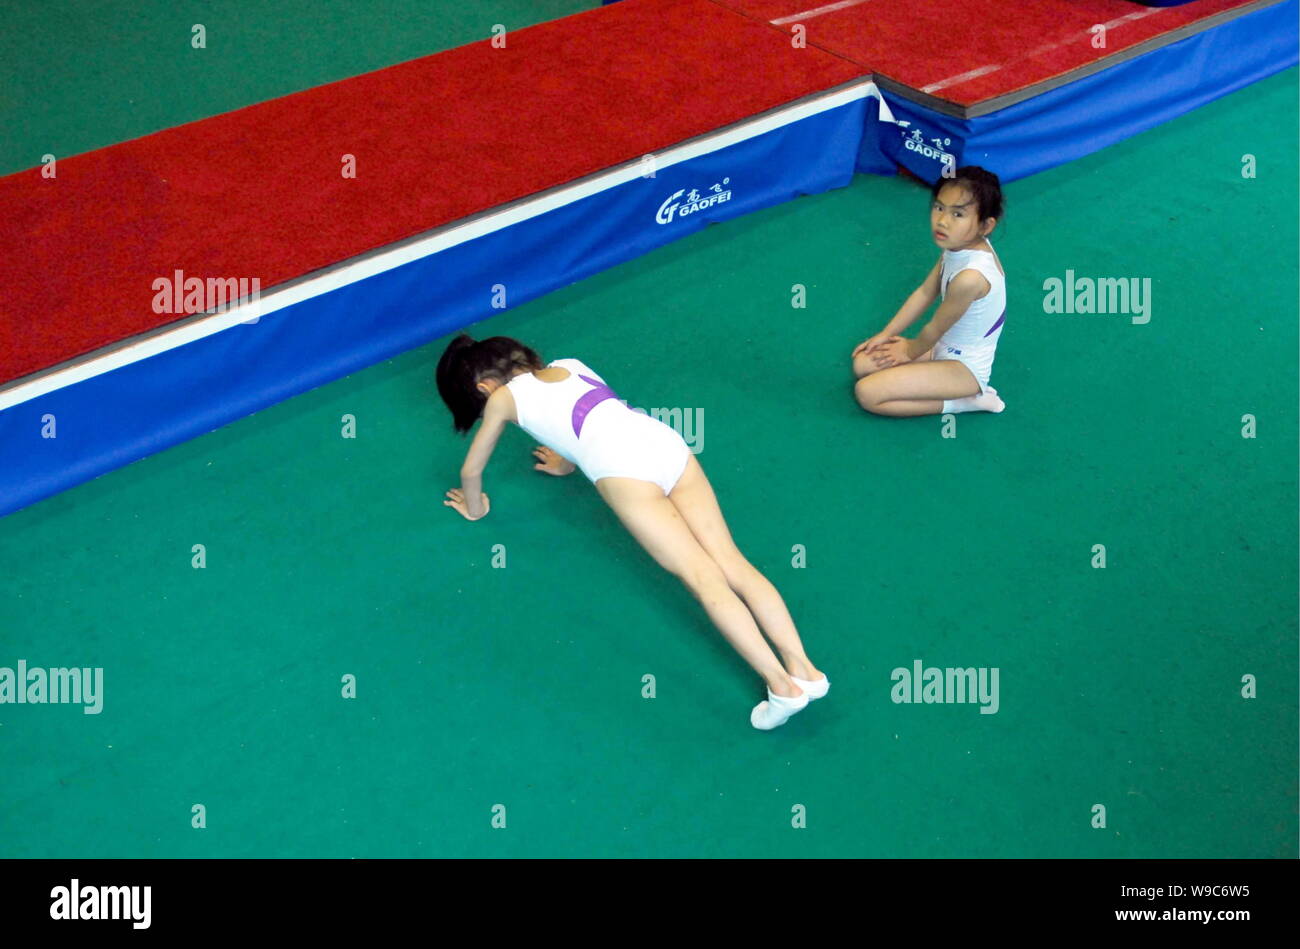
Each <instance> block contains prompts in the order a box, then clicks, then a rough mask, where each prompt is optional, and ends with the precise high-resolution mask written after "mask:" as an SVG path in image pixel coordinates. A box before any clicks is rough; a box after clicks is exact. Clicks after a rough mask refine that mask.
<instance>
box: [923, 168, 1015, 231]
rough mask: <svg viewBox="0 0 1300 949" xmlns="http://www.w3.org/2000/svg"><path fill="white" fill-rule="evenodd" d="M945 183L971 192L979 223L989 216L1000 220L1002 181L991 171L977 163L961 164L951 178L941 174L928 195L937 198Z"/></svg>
mask: <svg viewBox="0 0 1300 949" xmlns="http://www.w3.org/2000/svg"><path fill="white" fill-rule="evenodd" d="M945 185H960V186H961V187H963V188H965V189H966V190H967V191H969V192H970V193H971V195H972V196H973V197H974V198H975V208H976V210H977V211H978V213H979V223H980V224H981V225H983V223H984V222H985V221H986V220H987V219H989V218H991V217H992V218H997V219H998V220H999V221H1000V220H1002V182H1001V181H999V180H998V176H997V175H995V174H993V172H991V171H986V170H985V169H983V168H981V167H980V166H979V165H963V166H962V167H961V168H958V169H957V170H956V171H955V172H954V173H953V176H952V177H951V178H944V177H942V176H941V177H940V178H939V180H938V181H936V182H935V183H934V186H933V187H932V188H931V189H930V197H931V198H932V199H934V200H938V198H939V192H940V191H942V190H943V189H944V186H945Z"/></svg>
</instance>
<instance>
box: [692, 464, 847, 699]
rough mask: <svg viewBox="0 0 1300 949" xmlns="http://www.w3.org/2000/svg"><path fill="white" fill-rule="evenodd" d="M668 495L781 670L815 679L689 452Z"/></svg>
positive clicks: (769, 588)
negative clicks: (747, 612) (763, 635)
mask: <svg viewBox="0 0 1300 949" xmlns="http://www.w3.org/2000/svg"><path fill="white" fill-rule="evenodd" d="M668 499H669V500H670V501H671V502H672V503H673V504H674V505H675V506H676V508H677V510H678V512H679V513H680V514H681V515H682V518H683V519H684V520H685V521H686V524H687V526H688V527H689V528H690V529H691V533H692V534H694V535H695V539H696V540H698V541H699V544H700V546H701V547H703V548H704V550H705V552H706V553H707V554H708V555H709V557H711V558H712V559H713V562H714V563H716V564H717V565H718V567H719V568H720V569H721V570H722V574H723V576H724V577H725V578H726V580H727V585H728V586H730V587H731V589H732V590H734V591H735V592H736V593H737V594H739V596H740V597H741V598H742V599H743V600H744V601H745V604H746V605H747V606H748V607H749V610H750V612H751V613H753V615H754V618H755V619H757V620H758V623H759V625H760V626H762V627H763V632H764V633H766V634H767V638H768V639H770V640H771V641H772V645H774V646H775V647H776V649H777V652H779V653H780V654H781V663H782V665H783V667H784V668H785V671H786V672H787V673H789V674H790V675H792V676H797V677H798V678H800V679H806V680H808V681H816V680H817V679H820V678H821V676H822V674H821V672H820V671H819V670H818V669H817V668H816V667H815V666H814V665H813V664H812V661H811V660H810V659H809V658H808V656H807V654H806V653H805V652H804V648H803V642H802V641H801V640H800V639H799V632H798V630H796V629H795V626H794V620H792V619H791V618H790V611H789V610H788V609H786V606H785V600H783V599H781V594H780V593H778V592H777V589H776V587H774V586H773V585H772V583H771V581H770V580H768V579H767V577H765V576H763V574H762V573H760V572H759V570H758V568H757V567H755V566H754V565H753V564H751V563H750V562H749V561H748V560H746V559H745V556H744V554H742V553H741V552H740V550H739V549H738V548H737V547H736V543H735V541H733V540H732V539H731V531H730V530H728V529H727V523H726V521H725V520H723V517H722V510H721V509H720V508H719V507H718V499H717V497H716V496H715V495H714V493H713V487H712V485H710V484H709V479H708V478H707V477H705V475H704V469H703V468H701V467H700V463H699V462H698V461H696V460H695V456H694V455H692V456H691V459H690V461H689V462H687V464H686V471H684V472H683V473H682V476H681V479H680V480H678V482H677V484H676V485H675V486H674V487H673V492H672V494H670V495H669V496H668ZM773 691H776V690H775V689H774V690H773ZM778 694H780V693H778Z"/></svg>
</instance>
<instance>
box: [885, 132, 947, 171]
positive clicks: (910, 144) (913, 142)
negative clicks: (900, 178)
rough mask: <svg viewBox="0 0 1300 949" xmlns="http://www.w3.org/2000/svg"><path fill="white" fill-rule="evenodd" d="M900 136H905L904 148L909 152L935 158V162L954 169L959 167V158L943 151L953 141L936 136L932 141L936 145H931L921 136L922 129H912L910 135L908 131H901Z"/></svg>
mask: <svg viewBox="0 0 1300 949" xmlns="http://www.w3.org/2000/svg"><path fill="white" fill-rule="evenodd" d="M899 134H900V135H902V136H903V147H904V148H906V149H907V150H908V151H910V152H916V153H917V154H918V155H922V156H924V157H925V158H933V159H934V160H935V161H939V162H943V164H945V165H948V166H950V167H952V168H956V167H957V156H955V155H953V154H952V153H951V152H946V151H944V150H943V148H944V146H945V145H951V144H952V139H950V138H939V137H937V136H936V137H935V138H932V139H930V141H931V142H934V145H930V144H928V143H927V142H926V140H925V136H924V135H922V134H921V130H920V129H917V128H914V129H912V133H911V134H910V135H909V134H908V133H907V131H906V130H900V132H899Z"/></svg>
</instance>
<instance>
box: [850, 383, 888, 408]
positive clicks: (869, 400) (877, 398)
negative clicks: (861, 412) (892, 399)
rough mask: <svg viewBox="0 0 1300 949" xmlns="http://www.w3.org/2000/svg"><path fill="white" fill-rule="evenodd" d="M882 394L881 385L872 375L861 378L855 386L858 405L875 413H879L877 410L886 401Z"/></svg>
mask: <svg viewBox="0 0 1300 949" xmlns="http://www.w3.org/2000/svg"><path fill="white" fill-rule="evenodd" d="M881 395H882V393H881V392H880V387H879V386H878V385H877V384H876V382H875V380H874V379H872V378H871V376H864V377H863V378H861V379H859V380H858V382H857V384H856V385H855V386H854V387H853V396H854V398H856V399H857V400H858V405H860V406H861V407H862V408H864V409H866V410H867V411H868V412H871V413H874V414H879V413H878V412H877V410H878V409H879V408H880V404H881V403H882V402H883V401H884V399H883V398H881Z"/></svg>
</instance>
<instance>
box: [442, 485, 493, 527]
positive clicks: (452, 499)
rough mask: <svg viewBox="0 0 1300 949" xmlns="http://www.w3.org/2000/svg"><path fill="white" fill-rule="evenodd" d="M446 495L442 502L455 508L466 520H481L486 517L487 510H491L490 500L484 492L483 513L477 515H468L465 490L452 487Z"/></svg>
mask: <svg viewBox="0 0 1300 949" xmlns="http://www.w3.org/2000/svg"><path fill="white" fill-rule="evenodd" d="M447 497H448V500H446V501H443V502H442V503H443V504H444V505H446V506H447V507H453V508H455V509H456V510H457V511H459V512H460V513H461V515H462V516H463V517H464V518H465V520H467V521H481V520H483V518H485V517H487V515H488V511H490V510H492V502H491V501H489V500H488V496H487V495H486V494H485V495H483V513H482V514H480V515H479V516H478V517H470V516H469V505H468V504H467V503H466V502H465V492H463V491H461V489H460V488H452V489H451V490H450V491H448V492H447Z"/></svg>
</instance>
